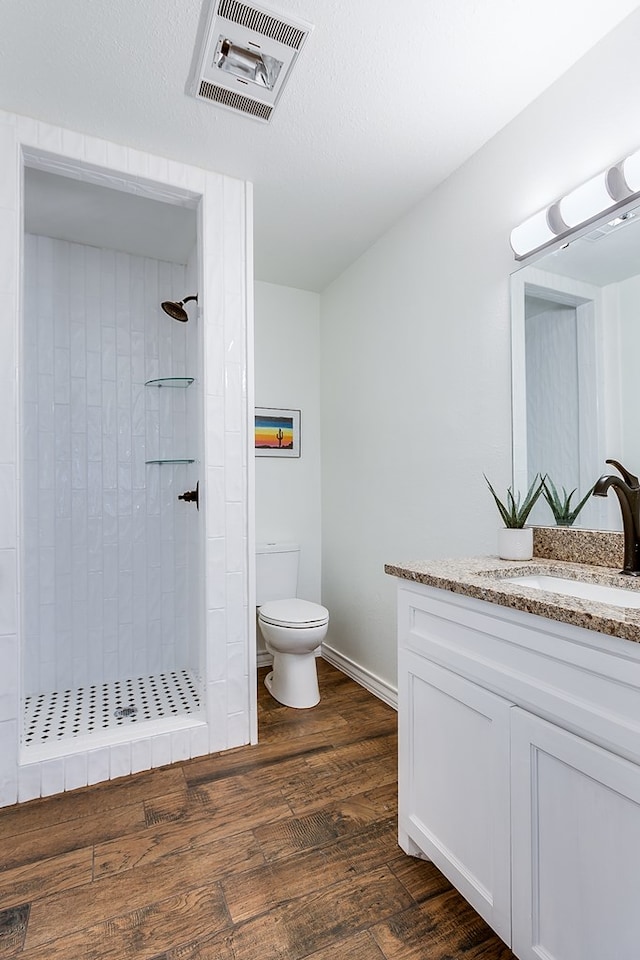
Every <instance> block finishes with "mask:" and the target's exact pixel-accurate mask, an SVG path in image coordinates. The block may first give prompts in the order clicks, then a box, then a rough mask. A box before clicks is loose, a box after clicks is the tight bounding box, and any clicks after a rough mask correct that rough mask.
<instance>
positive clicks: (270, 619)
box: [258, 597, 329, 628]
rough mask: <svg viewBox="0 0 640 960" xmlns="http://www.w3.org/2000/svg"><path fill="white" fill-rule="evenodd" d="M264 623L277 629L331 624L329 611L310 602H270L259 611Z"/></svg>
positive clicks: (292, 600) (295, 599) (297, 600)
mask: <svg viewBox="0 0 640 960" xmlns="http://www.w3.org/2000/svg"><path fill="white" fill-rule="evenodd" d="M258 616H259V617H260V619H261V620H262V621H263V622H264V623H270V624H272V625H273V626H275V627H300V628H304V627H321V626H324V624H325V623H328V622H329V611H328V610H327V608H326V607H323V606H321V605H320V604H319V603H312V602H311V601H310V600H299V599H297V598H295V597H294V598H292V599H291V600H270V601H269V602H268V603H264V604H263V605H262V606H261V607H260V608H259V611H258Z"/></svg>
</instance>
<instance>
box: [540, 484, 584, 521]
mask: <svg viewBox="0 0 640 960" xmlns="http://www.w3.org/2000/svg"><path fill="white" fill-rule="evenodd" d="M576 490H577V487H574V489H573V490H572V491H571V493H567V491H566V488H565V487H562V494H560V493H558V490H557V488H556V486H555V484H554V483H553V481H552V480H551V478H550V477H545V479H544V481H543V491H542V492H543V494H544V498H545V500H546V501H547V503H548V504H549V506H550V507H551V512H552V513H553V517H554V520H555V521H556V524H557V525H558V526H559V527H570V526H571V525H572V524H573V523H574V521H575V519H576V517H577V516H578V514H579V513H580V511H581V510H582V508H583V507H584V505H585V503H586V502H587V500H588V499H589V497H590V496H591V494H592V493H593V487H591V488H590V489H589V490H588V491H587V492H586V493H585V495H584V497H583V498H582V500H581V501H580V502H579V503H578V504H577V506H575V507H573V509H572V508H571V499H572V497H573V495H574V493H575V492H576Z"/></svg>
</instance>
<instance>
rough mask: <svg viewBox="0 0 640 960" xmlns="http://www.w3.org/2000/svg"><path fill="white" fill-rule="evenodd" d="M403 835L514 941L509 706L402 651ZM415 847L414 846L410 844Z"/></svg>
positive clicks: (404, 840)
mask: <svg viewBox="0 0 640 960" xmlns="http://www.w3.org/2000/svg"><path fill="white" fill-rule="evenodd" d="M399 676H400V678H401V690H400V717H399V731H400V751H399V811H400V812H399V833H400V843H401V846H403V847H404V848H405V849H406V850H407V852H408V853H413V852H415V847H414V846H413V844H415V846H417V847H418V848H419V850H420V851H422V852H423V853H424V854H426V856H427V858H428V859H430V860H433V862H434V863H435V864H436V866H437V867H438V868H439V869H440V870H441V871H442V872H443V873H444V874H445V876H446V877H448V879H449V880H450V881H451V882H452V883H453V885H454V886H455V887H457V889H458V890H459V891H460V893H462V895H463V896H464V897H465V898H466V899H467V900H468V901H469V903H470V904H471V905H472V906H473V907H474V908H475V909H476V910H477V911H478V913H479V914H480V915H481V916H482V917H483V918H484V919H485V920H486V921H487V923H488V924H490V926H491V927H493V929H494V930H495V931H496V932H497V933H498V934H499V935H500V936H501V937H502V939H503V940H504V941H505V942H506V943H510V940H511V919H510V914H511V909H510V907H511V904H510V879H511V872H510V855H509V830H510V823H509V713H510V709H511V704H509V703H508V702H507V701H506V700H503V699H502V698H500V697H496V696H494V695H493V694H491V693H488V692H487V691H486V690H483V689H482V688H481V687H478V686H477V685H476V684H474V683H470V682H469V681H467V680H464V679H462V677H459V676H457V675H456V674H454V673H450V672H449V671H448V670H444V669H442V668H441V667H438V666H436V665H435V664H432V663H430V662H429V661H427V660H423V659H422V658H420V657H418V656H416V655H415V654H412V653H408V652H407V651H403V650H401V651H400V662H399ZM407 841H409V842H407Z"/></svg>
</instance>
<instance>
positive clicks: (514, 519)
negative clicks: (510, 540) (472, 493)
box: [483, 473, 544, 530]
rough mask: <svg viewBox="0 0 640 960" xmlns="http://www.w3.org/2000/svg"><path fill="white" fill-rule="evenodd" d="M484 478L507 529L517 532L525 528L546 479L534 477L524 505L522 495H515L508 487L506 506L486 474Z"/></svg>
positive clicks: (537, 475) (538, 476)
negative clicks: (521, 499)
mask: <svg viewBox="0 0 640 960" xmlns="http://www.w3.org/2000/svg"><path fill="white" fill-rule="evenodd" d="M483 476H484V479H485V480H486V481H487V486H488V487H489V490H490V491H491V495H492V496H493V499H494V500H495V502H496V506H497V508H498V513H499V514H500V517H501V518H502V522H503V523H504V525H505V527H509V528H510V529H516V530H517V529H520V528H521V527H524V525H525V523H526V522H527V519H528V517H529V514H530V513H531V511H532V510H533V508H534V506H535V505H536V501H537V500H538V497H539V496H540V494H541V493H542V491H543V485H544V477H541V476H540V475H539V474H536V476H535V477H534V479H533V481H532V483H531V486H530V487H529V489H528V491H527V495H526V497H525V498H524V502H523V503H521V502H520V493H519V492H518V493H516V494H515V495H514V492H513V490H512V489H511V487H508V489H507V496H506V504H505V503H504V502H503V501H502V500H501V499H500V497H499V496H498V494H497V493H496V491H495V490H494V488H493V486H492V485H491V483H490V482H489V478H488V477H487V475H486V473H485V474H483Z"/></svg>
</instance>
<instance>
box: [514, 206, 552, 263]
mask: <svg viewBox="0 0 640 960" xmlns="http://www.w3.org/2000/svg"><path fill="white" fill-rule="evenodd" d="M555 236H556V235H555V233H554V232H553V230H552V229H551V227H550V226H549V223H548V220H547V211H546V210H539V211H538V213H534V215H533V216H532V217H529V219H528V220H525V221H524V223H521V224H520V226H518V227H514V229H513V230H512V231H511V237H510V241H511V249H512V250H513V252H514V253H515V255H516V256H517V257H523V256H525V255H526V254H527V253H531V251H532V250H537V248H538V247H541V246H543V245H544V244H545V243H549V241H550V240H554V239H555Z"/></svg>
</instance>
